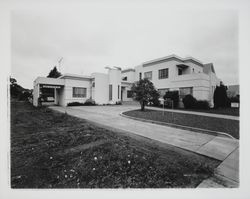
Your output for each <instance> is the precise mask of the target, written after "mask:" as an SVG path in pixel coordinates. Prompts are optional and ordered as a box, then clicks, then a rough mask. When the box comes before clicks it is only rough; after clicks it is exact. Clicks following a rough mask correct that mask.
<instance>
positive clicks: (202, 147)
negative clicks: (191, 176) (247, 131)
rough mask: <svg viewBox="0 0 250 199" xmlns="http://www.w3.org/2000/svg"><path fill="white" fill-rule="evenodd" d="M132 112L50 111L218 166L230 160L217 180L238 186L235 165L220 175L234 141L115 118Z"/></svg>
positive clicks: (115, 108)
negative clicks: (203, 158) (170, 147)
mask: <svg viewBox="0 0 250 199" xmlns="http://www.w3.org/2000/svg"><path fill="white" fill-rule="evenodd" d="M136 108H137V107H135V106H124V105H122V106H81V107H66V108H63V107H59V106H53V107H51V109H53V110H56V111H59V112H67V114H69V115H72V116H76V117H79V118H83V119H86V120H89V121H91V122H95V123H96V124H99V125H101V126H103V127H106V128H109V129H114V130H118V131H119V130H121V131H126V132H129V133H133V134H137V135H140V136H144V137H147V138H151V139H154V140H157V141H160V142H163V143H167V144H170V145H174V146H176V147H179V148H182V149H186V150H189V151H192V152H195V153H198V154H201V155H205V156H208V157H212V158H215V159H217V160H220V161H223V162H222V163H224V161H226V160H227V159H228V158H230V160H228V162H229V163H227V162H226V163H224V164H222V165H220V166H221V167H220V168H221V169H218V175H217V178H220V179H221V177H220V176H219V174H221V176H223V178H225V179H226V180H224V181H225V182H224V184H223V186H226V187H227V186H231V185H230V184H229V182H231V181H234V182H235V186H237V185H238V173H239V172H238V164H237V162H236V163H235V167H234V168H231V167H230V169H231V170H229V169H228V172H224V173H223V171H225V169H224V168H225V167H227V166H228V165H229V164H231V162H235V161H234V159H235V157H236V156H237V155H234V156H230V155H231V154H232V153H233V152H234V151H235V150H236V149H237V148H238V146H239V141H238V140H234V139H230V138H226V137H219V136H214V135H208V134H202V133H197V132H192V131H189V130H183V129H177V128H173V127H168V126H163V125H158V124H152V123H146V122H142V121H137V120H133V119H129V118H124V117H121V116H120V115H119V114H120V113H121V112H123V111H128V110H134V109H136ZM230 161H231V162H230ZM228 176H230V178H228ZM217 178H216V179H217ZM211 181H213V179H211ZM219 184H222V183H219ZM204 186H206V187H208V186H212V185H211V183H207V184H205V185H204ZM201 187H202V186H201ZM215 187H217V186H215ZM232 187H233V186H232Z"/></svg>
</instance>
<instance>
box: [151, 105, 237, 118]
mask: <svg viewBox="0 0 250 199" xmlns="http://www.w3.org/2000/svg"><path fill="white" fill-rule="evenodd" d="M156 108H159V109H162V107H156ZM166 109H170V108H166ZM175 110H181V111H194V112H202V113H211V114H221V115H232V116H239V115H240V109H239V108H217V109H214V108H210V109H208V110H205V109H185V108H175Z"/></svg>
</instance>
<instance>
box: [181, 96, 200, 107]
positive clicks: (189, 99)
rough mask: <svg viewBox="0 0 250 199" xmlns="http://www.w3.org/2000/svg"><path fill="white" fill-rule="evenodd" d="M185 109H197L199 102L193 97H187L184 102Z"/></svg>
mask: <svg viewBox="0 0 250 199" xmlns="http://www.w3.org/2000/svg"><path fill="white" fill-rule="evenodd" d="M182 102H183V104H184V107H185V108H190V109H192V108H195V106H196V103H197V100H196V99H195V98H194V97H193V96H192V95H186V96H185V97H184V98H183V100H182Z"/></svg>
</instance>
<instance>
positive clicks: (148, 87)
mask: <svg viewBox="0 0 250 199" xmlns="http://www.w3.org/2000/svg"><path fill="white" fill-rule="evenodd" d="M131 91H132V92H133V95H134V99H135V100H137V101H139V102H140V105H141V111H144V110H145V105H146V104H147V103H148V102H150V101H152V100H154V101H155V100H156V98H157V94H156V93H158V92H157V90H156V89H155V87H154V85H153V83H152V82H151V81H150V80H148V79H146V78H144V79H141V80H140V81H138V82H136V83H134V84H133V85H132V88H131ZM158 98H159V95H158Z"/></svg>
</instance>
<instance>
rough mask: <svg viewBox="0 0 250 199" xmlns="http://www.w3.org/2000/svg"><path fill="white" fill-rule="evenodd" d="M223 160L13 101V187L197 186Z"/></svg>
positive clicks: (211, 173)
mask: <svg viewBox="0 0 250 199" xmlns="http://www.w3.org/2000/svg"><path fill="white" fill-rule="evenodd" d="M219 163H220V162H219V161H217V160H214V159H210V158H207V157H204V156H201V155H198V154H195V153H192V152H188V151H185V150H182V149H179V148H176V147H173V146H171V145H165V144H160V143H158V142H156V141H152V140H150V139H146V138H142V137H140V139H135V138H133V137H130V136H128V135H125V134H122V133H118V132H113V131H110V130H106V129H103V128H100V127H96V126H94V125H93V124H90V123H88V122H87V121H85V120H82V119H78V118H75V117H71V116H69V115H67V114H61V113H56V112H53V111H51V110H50V109H48V108H34V107H32V106H31V105H30V104H28V103H26V102H13V103H11V187H12V188H128V187H131V188H171V187H182V188H184V187H196V186H197V185H198V184H199V183H201V182H202V180H204V179H206V178H208V177H210V176H212V175H213V172H214V168H215V167H217V166H218V165H219Z"/></svg>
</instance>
